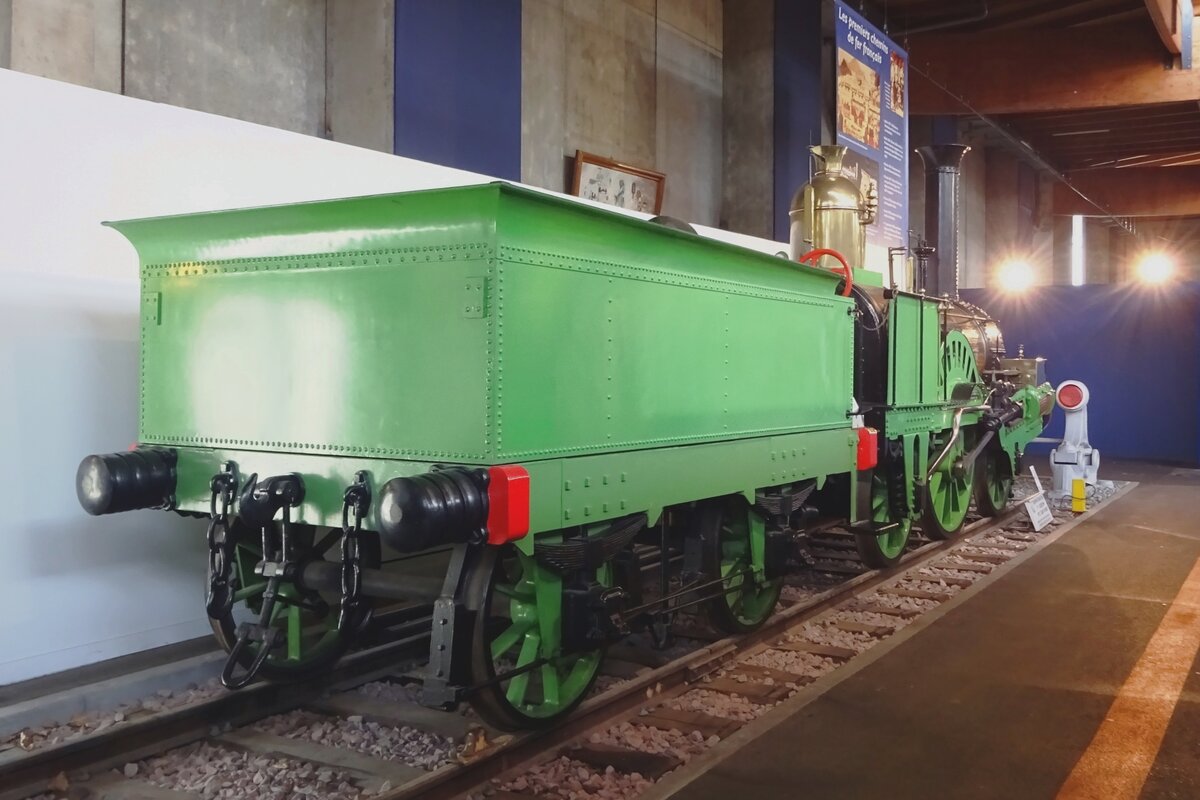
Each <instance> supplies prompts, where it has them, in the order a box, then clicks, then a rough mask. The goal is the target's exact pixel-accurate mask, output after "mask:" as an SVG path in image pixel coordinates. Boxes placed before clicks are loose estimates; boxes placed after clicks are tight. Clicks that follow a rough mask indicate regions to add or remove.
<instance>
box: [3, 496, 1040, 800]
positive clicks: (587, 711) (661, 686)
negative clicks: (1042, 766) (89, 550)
mask: <svg viewBox="0 0 1200 800" xmlns="http://www.w3.org/2000/svg"><path fill="white" fill-rule="evenodd" d="M1020 513H1021V506H1020V504H1016V503H1014V504H1013V506H1012V507H1011V508H1009V509H1007V510H1006V511H1005V512H1004V513H1003V514H1000V515H998V516H996V517H991V518H984V519H981V520H977V521H976V522H973V523H971V524H970V525H968V526H967V527H966V528H965V529H964V530H963V532H962V533H961V534H960V535H959V536H955V537H954V538H952V539H946V540H941V541H931V542H927V543H926V544H923V545H921V546H919V547H917V548H915V549H913V550H911V551H909V552H908V553H905V554H904V555H903V556H902V557H901V559H900V561H899V562H897V563H896V565H895V566H893V567H890V568H888V569H886V570H871V571H868V572H865V573H863V574H862V575H858V576H855V577H853V578H851V579H849V580H847V581H843V582H841V583H839V584H837V585H836V586H833V587H831V588H829V589H827V590H826V591H824V592H821V593H820V594H818V595H815V596H814V597H811V598H809V599H807V600H804V601H802V602H800V603H797V604H796V605H793V606H789V607H788V608H786V609H783V610H782V611H779V612H777V613H776V614H775V615H774V616H772V617H771V618H770V619H769V620H767V622H766V623H764V624H763V626H762V627H761V628H759V629H758V630H756V631H754V632H752V633H748V634H742V635H739V636H729V637H726V638H724V639H721V640H719V641H716V642H712V643H710V644H708V645H706V646H704V647H701V648H700V649H699V650H696V651H694V652H692V653H688V654H687V655H685V656H681V657H680V658H678V659H675V660H674V661H671V662H669V663H667V664H664V665H662V666H660V667H657V668H654V669H652V670H650V671H649V672H647V673H644V674H642V675H640V676H638V677H636V678H632V679H630V680H628V681H626V682H625V683H622V684H620V685H618V686H614V687H613V688H611V689H608V690H607V691H605V692H602V693H601V694H598V695H596V696H595V697H591V698H588V699H587V700H585V701H584V702H583V703H582V704H581V705H580V706H579V708H578V709H576V710H575V711H574V712H572V713H571V714H570V715H569V716H568V717H567V718H566V719H564V720H562V721H561V722H559V723H557V724H554V725H551V726H549V727H546V728H543V729H540V730H536V731H530V732H526V733H522V734H516V735H514V736H513V738H512V740H510V741H508V742H506V743H505V744H503V745H498V746H496V747H494V748H492V749H490V750H485V751H484V752H482V753H480V754H479V755H477V756H476V757H474V758H473V759H471V760H468V761H466V762H465V763H462V764H448V765H445V766H442V767H439V768H438V769H436V770H433V771H432V772H429V773H427V774H426V775H423V776H421V777H419V778H417V779H416V780H414V781H411V782H409V783H407V784H405V785H403V786H400V787H397V788H395V789H393V790H392V791H390V792H386V793H384V794H380V795H378V796H376V798H374V800H416V799H417V798H420V800H450V799H451V798H459V797H463V796H465V795H466V794H467V793H468V792H470V791H472V790H477V789H478V788H479V787H480V786H482V785H483V784H484V783H486V782H487V781H489V780H491V779H493V778H496V777H499V776H501V775H502V774H504V773H506V772H508V771H509V770H512V769H514V768H516V767H519V766H524V765H528V764H532V763H533V762H535V761H536V760H537V759H538V758H539V757H540V756H542V755H544V754H545V753H546V751H547V750H550V749H555V748H559V747H561V746H562V745H564V744H566V743H567V742H568V741H570V740H572V739H575V738H577V737H579V736H580V735H582V734H584V733H587V732H588V731H591V730H593V729H594V728H596V727H599V726H601V725H608V724H611V723H612V722H614V721H615V720H617V719H619V718H621V717H624V716H627V715H628V714H630V713H633V712H636V711H637V709H638V708H640V707H641V706H642V705H643V704H644V703H645V702H646V697H647V693H648V692H653V693H654V694H659V693H663V692H668V691H670V690H672V689H675V688H679V687H682V686H684V685H686V684H689V683H692V682H694V681H695V680H697V679H698V678H700V677H702V676H704V675H707V674H709V673H711V672H714V671H716V670H718V669H720V668H721V667H723V666H725V665H726V664H728V663H730V662H731V661H733V660H734V659H735V658H736V657H737V656H740V655H742V654H745V653H746V652H747V651H749V650H752V649H754V648H757V647H760V646H763V645H765V644H767V643H768V642H770V641H772V640H774V639H776V638H778V637H779V636H781V635H782V634H784V633H786V632H787V631H788V630H789V629H791V628H792V627H794V626H796V625H798V624H800V623H803V622H806V621H807V620H809V619H811V618H813V617H816V616H818V615H820V614H822V613H824V612H825V611H828V610H829V609H831V608H834V607H835V606H838V605H840V604H842V603H844V602H845V601H846V600H848V599H851V598H852V597H854V596H855V595H857V594H863V593H866V592H868V591H870V590H873V589H875V588H877V587H879V586H881V585H883V584H886V583H888V582H889V581H893V580H898V579H900V578H902V577H903V576H904V575H905V574H906V573H908V572H909V571H910V570H911V569H913V568H914V567H917V566H920V565H922V564H924V563H925V562H927V561H931V560H933V559H934V558H935V557H937V556H939V555H941V554H943V553H946V552H948V551H950V550H953V549H954V548H955V547H959V546H961V545H963V544H966V543H968V542H969V540H970V539H973V538H975V537H977V536H980V535H984V534H987V533H990V532H992V531H994V530H997V529H1000V528H1003V527H1004V526H1005V525H1007V524H1008V523H1010V522H1011V521H1012V520H1013V519H1015V518H1016V517H1017V516H1019V515H1020ZM0 800H2V799H0Z"/></svg>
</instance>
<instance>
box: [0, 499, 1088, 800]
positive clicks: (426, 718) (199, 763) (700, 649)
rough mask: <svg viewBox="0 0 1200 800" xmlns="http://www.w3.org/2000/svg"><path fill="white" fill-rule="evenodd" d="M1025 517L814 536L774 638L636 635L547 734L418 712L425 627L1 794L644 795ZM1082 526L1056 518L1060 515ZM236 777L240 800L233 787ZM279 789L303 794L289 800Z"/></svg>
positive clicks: (690, 625)
mask: <svg viewBox="0 0 1200 800" xmlns="http://www.w3.org/2000/svg"><path fill="white" fill-rule="evenodd" d="M1017 508H1018V507H1016V506H1014V508H1013V509H1011V510H1010V511H1008V512H1007V513H1006V514H1004V515H1002V516H1001V517H998V518H995V519H984V520H976V521H974V522H971V523H970V524H969V525H968V527H967V528H966V529H965V531H964V533H963V534H962V535H961V536H960V537H957V538H955V539H953V540H950V541H929V540H925V539H922V538H920V537H914V538H915V541H914V542H913V544H912V545H911V546H910V548H909V550H908V551H907V552H906V553H905V555H904V556H903V557H902V559H901V561H900V563H899V564H898V565H897V566H896V567H893V568H892V569H889V570H885V571H872V570H868V569H866V568H865V567H864V566H863V565H862V564H861V563H860V562H858V558H857V554H856V552H855V550H854V541H853V538H852V535H850V534H847V533H842V532H838V531H826V532H823V533H820V534H816V535H814V538H813V541H812V545H811V548H810V551H811V554H812V556H813V557H814V561H813V563H812V564H811V566H810V567H809V568H808V569H805V570H802V571H801V572H800V573H798V574H797V575H795V576H793V577H791V578H790V579H789V585H788V586H787V587H786V588H785V591H784V600H783V601H782V602H781V606H780V610H779V611H778V612H777V613H776V614H775V615H774V616H773V617H772V618H771V619H770V620H768V621H767V623H766V624H764V625H763V626H762V627H761V628H760V629H758V630H757V631H755V632H753V633H751V634H747V635H743V636H740V637H724V638H719V637H717V636H716V635H715V634H712V633H711V632H710V631H708V630H707V629H706V628H705V627H704V626H703V624H702V623H700V622H699V621H698V620H689V619H688V618H686V617H681V619H680V620H679V622H678V624H677V625H676V628H675V629H676V633H677V635H678V636H679V637H680V638H679V640H678V642H677V643H676V644H675V645H674V646H672V647H670V648H668V649H667V650H666V651H656V650H654V649H652V648H650V647H648V646H641V645H639V643H638V642H637V640H636V638H635V639H634V640H632V641H631V642H630V643H622V644H620V645H617V646H614V647H613V648H611V649H610V652H609V658H608V659H606V664H605V668H604V675H602V677H601V680H600V681H599V683H598V687H597V689H596V690H594V691H593V694H592V696H591V697H589V698H588V699H587V700H586V701H585V702H584V703H583V704H582V705H581V706H580V707H579V709H577V710H576V712H575V713H574V714H572V715H571V716H570V717H569V718H568V719H566V720H565V721H563V722H562V723H560V724H558V725H556V726H554V727H551V728H548V729H546V730H542V731H534V732H526V733H521V734H516V735H512V734H500V733H499V732H497V731H494V730H491V729H489V728H488V727H487V726H485V725H483V724H482V723H481V722H479V720H478V719H477V718H475V717H474V716H473V715H472V714H471V713H470V712H466V713H453V714H452V713H442V712H438V711H433V710H429V709H426V708H424V707H422V706H419V705H417V704H416V703H415V702H414V701H413V699H412V695H413V688H414V687H415V686H417V685H418V682H419V673H420V664H421V659H422V656H423V655H424V653H425V651H424V650H423V648H426V647H427V636H426V635H424V634H422V633H418V632H416V631H417V628H418V627H419V625H420V622H421V620H420V619H419V618H415V617H414V618H413V619H410V620H404V621H402V622H400V623H398V624H397V625H396V626H394V628H393V630H392V634H393V639H394V641H391V642H389V643H387V644H383V645H380V646H377V647H374V648H371V649H368V650H365V651H361V652H358V653H355V654H353V655H352V656H350V657H347V658H346V659H344V660H343V661H342V662H341V663H340V664H339V665H338V667H337V669H336V670H335V671H334V673H333V674H332V675H330V676H326V677H325V678H324V679H323V680H321V681H320V682H312V683H308V684H299V685H290V686H278V685H272V684H256V685H254V686H252V687H251V688H249V689H246V690H242V691H241V692H237V693H221V694H219V695H218V696H217V697H216V698H214V699H213V700H211V701H208V702H204V703H200V704H197V705H193V706H189V707H185V708H182V709H178V710H176V711H173V712H167V713H163V714H158V715H149V716H147V717H146V718H144V719H139V720H135V721H133V722H130V723H128V724H125V725H120V726H114V727H111V728H108V729H107V730H106V731H103V732H102V733H97V734H91V735H87V736H81V737H78V738H76V739H73V740H71V741H69V742H64V743H61V744H58V745H54V746H51V747H45V748H41V749H37V750H33V751H31V752H27V753H26V752H20V749H19V748H12V749H9V750H7V751H2V752H0V800H18V798H26V797H30V796H35V797H39V798H52V797H93V798H113V799H114V800H116V799H118V798H120V799H121V800H130V799H131V798H152V799H154V800H160V799H161V800H172V799H174V800H188V799H189V798H207V797H243V796H244V797H258V796H260V795H262V796H265V797H271V796H281V797H291V796H303V795H305V794H309V795H310V796H314V797H322V798H325V797H329V798H341V797H347V798H351V797H359V796H364V797H365V796H370V797H373V798H379V800H409V799H410V798H418V797H419V798H422V800H437V799H438V798H451V797H462V796H466V795H482V794H484V793H487V794H489V795H492V796H494V797H496V798H498V800H519V798H523V797H533V796H535V793H538V794H540V795H541V796H547V795H546V794H544V793H543V792H542V790H543V789H544V788H547V787H550V788H556V789H558V790H559V791H561V792H562V794H561V795H559V796H566V793H567V792H568V791H575V787H576V785H578V790H579V792H581V793H583V792H589V791H592V790H595V791H597V792H599V791H601V790H604V791H605V792H607V793H609V795H610V796H619V795H621V794H625V795H630V794H636V793H637V792H640V791H643V790H645V789H646V788H648V787H649V786H650V785H651V784H652V783H653V781H655V780H657V779H658V778H660V777H662V776H663V775H666V774H668V773H670V772H671V771H673V770H675V769H677V768H678V767H679V766H680V765H681V764H682V763H684V762H685V761H687V760H688V759H689V758H690V757H693V756H696V755H699V754H700V753H703V752H705V751H706V750H707V749H709V748H711V747H713V746H714V745H716V744H717V743H719V742H720V741H721V740H722V739H725V738H727V737H728V736H730V735H732V734H733V733H734V732H735V731H737V730H738V729H740V728H741V727H743V725H745V724H748V723H749V722H751V721H752V720H753V719H755V718H757V717H758V716H760V715H762V714H764V713H766V712H767V711H768V710H770V708H772V707H773V706H774V705H775V704H777V703H780V702H782V701H783V700H785V699H786V698H787V697H788V696H789V695H791V694H793V693H794V692H796V691H799V690H800V689H802V688H803V687H804V686H806V685H808V684H810V683H812V682H814V681H816V680H817V679H818V678H819V677H821V676H822V675H824V674H828V673H829V672H832V671H834V670H836V669H837V668H838V667H840V666H842V665H844V664H847V663H849V662H850V661H851V660H852V659H853V658H855V657H856V656H857V655H858V654H859V653H861V652H863V651H865V650H866V649H869V648H870V647H871V646H873V645H874V644H875V643H877V642H880V641H882V640H884V639H886V638H887V637H889V636H891V635H892V634H893V633H894V632H895V631H897V630H899V629H901V628H903V627H905V626H906V625H907V624H909V623H910V622H911V621H913V620H914V619H916V618H917V617H919V616H920V615H921V614H923V613H926V612H927V611H930V610H932V609H934V608H937V607H938V606H940V605H942V604H944V603H946V602H948V601H949V600H950V599H952V598H953V596H954V595H955V594H957V593H958V592H960V591H962V590H963V589H965V588H967V587H969V586H970V585H972V584H973V583H974V582H976V581H977V580H979V579H981V578H982V577H984V576H986V575H989V574H991V573H993V572H995V571H996V570H997V569H1000V568H1002V567H1003V565H1004V564H1005V563H1007V562H1008V561H1010V560H1012V559H1013V558H1015V557H1017V556H1019V555H1020V554H1021V553H1023V552H1025V551H1026V550H1027V549H1028V548H1030V547H1032V546H1034V545H1036V544H1037V542H1038V541H1039V540H1041V539H1043V538H1045V536H1046V535H1048V534H1049V533H1050V531H1043V533H1042V534H1035V533H1033V532H1032V531H1030V530H1028V525H1027V524H1025V523H1024V517H1023V515H1022V514H1020V512H1019V511H1018V510H1017ZM1069 518H1070V515H1069V514H1066V513H1065V512H1058V513H1057V516H1056V521H1057V522H1058V523H1059V525H1061V523H1062V522H1064V521H1066V520H1067V519H1069ZM712 712H716V713H712ZM722 712H723V713H722ZM631 744H632V745H633V746H631ZM172 748H176V749H175V750H174V751H173V752H172V753H168V754H166V755H163V753H164V752H166V751H169V750H171V749H172ZM213 765H216V766H215V768H214V767H213ZM232 773H237V774H236V776H235V777H234V778H231V774H232ZM260 776H261V777H260ZM287 776H291V777H287ZM296 776H301V777H300V778H299V779H297V777H296ZM231 780H232V782H233V783H234V784H236V785H235V786H234V787H226V789H227V790H228V789H230V788H232V789H233V791H234V792H235V793H233V794H229V793H225V794H222V793H220V791H219V790H218V787H219V786H220V785H221V784H222V783H226V782H230V781H231ZM296 780H301V781H304V782H305V783H303V785H301V784H299V783H295V781H296ZM238 781H241V783H238ZM279 781H284V782H287V781H292V782H293V783H292V784H290V785H288V786H285V788H284V789H283V793H282V794H279V793H278V789H277V787H278V786H280V785H281V784H280V783H279ZM238 786H240V787H241V789H240V790H239V789H238V788H237V787H238ZM48 787H50V791H47V788H48ZM272 790H275V791H276V794H272ZM237 791H241V792H242V793H240V794H239V793H236V792H237ZM549 796H555V795H549ZM580 796H588V795H587V794H580Z"/></svg>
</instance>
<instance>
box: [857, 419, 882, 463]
mask: <svg viewBox="0 0 1200 800" xmlns="http://www.w3.org/2000/svg"><path fill="white" fill-rule="evenodd" d="M857 430H858V468H859V469H860V470H864V469H874V468H875V466H876V465H877V464H879V431H877V430H875V429H874V428H858V429H857Z"/></svg>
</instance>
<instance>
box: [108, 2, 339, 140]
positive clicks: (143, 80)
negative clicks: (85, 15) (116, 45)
mask: <svg viewBox="0 0 1200 800" xmlns="http://www.w3.org/2000/svg"><path fill="white" fill-rule="evenodd" d="M116 2H117V5H118V6H119V5H120V0H116ZM125 93H126V94H128V95H130V96H131V97H140V98H142V99H143V100H154V101H156V102H160V103H170V104H172V105H176V106H183V107H184V108H194V109H197V110H199V111H208V112H211V113H214V114H222V115H224V116H227V117H233V118H235V119H242V120H247V121H249V122H257V123H260V124H262V125H270V126H271V127H273V128H282V129H284V130H290V131H297V132H299V133H307V134H310V135H313V136H324V135H325V130H326V127H327V125H326V120H325V0H221V2H207V3H194V2H191V0H125Z"/></svg>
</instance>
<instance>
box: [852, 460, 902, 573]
mask: <svg viewBox="0 0 1200 800" xmlns="http://www.w3.org/2000/svg"><path fill="white" fill-rule="evenodd" d="M871 521H872V522H875V523H877V524H882V525H888V524H891V523H895V526H896V527H894V528H892V529H891V530H889V531H887V532H886V533H881V534H879V535H878V536H863V535H859V536H855V537H854V539H855V542H856V543H857V544H858V555H859V557H860V558H862V560H863V563H864V564H866V565H867V566H868V567H871V568H872V569H886V568H887V567H891V566H895V564H896V562H897V561H899V560H900V556H901V555H903V554H904V546H905V545H907V544H908V537H909V534H910V533H911V532H912V520H910V519H901V520H896V519H895V518H894V516H893V514H892V507H891V503H890V502H889V498H888V485H887V479H886V478H884V477H883V476H882V475H879V474H878V473H877V474H876V475H875V476H874V477H873V478H871Z"/></svg>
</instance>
